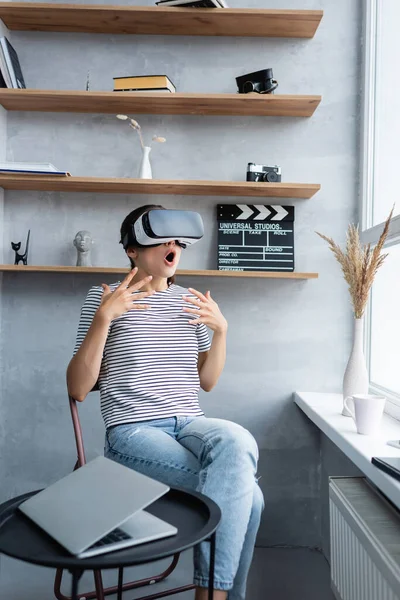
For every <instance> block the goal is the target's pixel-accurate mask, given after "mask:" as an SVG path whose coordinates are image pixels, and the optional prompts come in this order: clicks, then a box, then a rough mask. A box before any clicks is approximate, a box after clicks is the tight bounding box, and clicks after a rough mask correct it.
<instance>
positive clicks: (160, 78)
mask: <svg viewBox="0 0 400 600" xmlns="http://www.w3.org/2000/svg"><path fill="white" fill-rule="evenodd" d="M113 79H114V91H115V92H126V91H129V92H155V91H159V92H172V93H173V92H175V91H176V88H175V86H174V84H173V83H172V81H171V80H170V78H169V77H168V76H167V75H138V76H132V77H114V78H113Z"/></svg>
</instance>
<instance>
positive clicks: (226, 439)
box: [105, 417, 264, 600]
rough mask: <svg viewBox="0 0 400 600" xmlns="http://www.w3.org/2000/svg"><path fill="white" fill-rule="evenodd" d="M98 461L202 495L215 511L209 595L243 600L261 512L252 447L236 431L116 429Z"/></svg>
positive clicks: (198, 572) (166, 425) (167, 425)
mask: <svg viewBox="0 0 400 600" xmlns="http://www.w3.org/2000/svg"><path fill="white" fill-rule="evenodd" d="M105 456H107V457H108V458H111V459H112V460H115V461H117V462H119V463H122V464H124V465H126V466H128V467H131V468H132V469H135V470H136V471H140V472H141V473H144V474H145V475H148V476H149V477H153V478H154V479H158V480H159V481H162V482H163V483H166V484H167V485H169V486H170V487H174V486H177V487H182V488H186V489H188V490H196V491H199V492H202V493H203V494H205V495H206V496H208V497H209V498H211V499H212V500H214V501H215V502H216V503H217V504H218V506H219V507H220V509H221V513H222V516H221V522H220V525H219V527H218V529H217V533H216V554H215V581H214V588H215V589H220V590H229V592H228V598H229V600H245V596H246V582H247V575H248V572H249V569H250V565H251V561H252V557H253V550H254V543H255V539H256V534H257V530H258V527H259V524H260V518H261V512H262V510H263V508H264V499H263V495H262V492H261V490H260V488H259V486H258V483H257V480H256V469H257V460H258V448H257V443H256V441H255V439H254V438H253V436H252V435H251V434H250V433H249V432H248V431H247V430H246V429H244V428H243V427H242V426H240V425H237V424H236V423H232V422H231V421H225V420H223V419H213V418H207V417H171V418H167V419H156V420H153V421H143V422H137V423H128V424H125V425H116V426H114V427H110V428H109V429H108V430H107V432H106V442H105ZM208 567H209V543H207V542H202V543H201V544H199V545H198V546H197V547H196V548H195V550H194V583H195V585H197V586H200V587H207V586H208Z"/></svg>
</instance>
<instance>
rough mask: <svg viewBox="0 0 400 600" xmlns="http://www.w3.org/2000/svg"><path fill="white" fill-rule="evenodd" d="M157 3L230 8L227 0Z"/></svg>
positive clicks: (172, 0) (190, 6)
mask: <svg viewBox="0 0 400 600" xmlns="http://www.w3.org/2000/svg"><path fill="white" fill-rule="evenodd" d="M156 4H157V5H158V6H177V7H179V6H181V7H187V8H228V4H227V3H226V0H159V1H158V2H156Z"/></svg>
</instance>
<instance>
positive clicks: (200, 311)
mask: <svg viewBox="0 0 400 600" xmlns="http://www.w3.org/2000/svg"><path fill="white" fill-rule="evenodd" d="M188 290H189V292H191V293H192V294H193V295H194V296H196V298H191V297H190V296H183V299H184V300H185V301H186V302H189V303H190V304H192V305H193V306H195V307H196V308H188V307H184V308H183V310H184V311H185V312H188V313H192V314H193V315H196V317H197V318H196V319H191V320H190V321H189V323H190V324H191V325H197V324H198V323H204V324H205V325H207V327H209V328H210V329H211V330H212V331H214V332H215V333H226V331H227V329H228V322H227V320H226V319H225V317H224V315H223V314H222V312H221V311H220V309H219V306H218V304H217V303H216V302H215V300H213V299H212V298H211V294H210V292H209V291H208V292H206V294H205V295H204V294H202V293H201V292H199V291H198V290H195V289H194V288H188Z"/></svg>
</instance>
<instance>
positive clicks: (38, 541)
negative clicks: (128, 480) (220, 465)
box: [0, 489, 221, 600]
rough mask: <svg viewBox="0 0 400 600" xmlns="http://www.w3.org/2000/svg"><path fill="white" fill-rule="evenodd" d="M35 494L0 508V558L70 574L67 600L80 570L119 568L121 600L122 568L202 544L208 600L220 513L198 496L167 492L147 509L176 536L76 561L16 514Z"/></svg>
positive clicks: (75, 592)
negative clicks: (207, 564)
mask: <svg viewBox="0 0 400 600" xmlns="http://www.w3.org/2000/svg"><path fill="white" fill-rule="evenodd" d="M38 491H40V490H37V491H35V492H30V493H28V494H23V495H21V496H18V497H17V498H13V499H11V500H8V501H7V502H5V503H4V504H2V505H0V553H3V554H6V555H8V556H11V557H13V558H17V559H19V560H22V561H25V562H29V563H33V564H37V565H42V566H45V567H54V568H61V569H68V570H69V571H70V572H71V573H72V592H71V596H72V600H77V598H78V583H79V579H80V577H81V576H82V574H83V572H84V571H87V570H102V569H115V568H118V569H119V575H118V600H122V585H123V569H124V567H128V566H134V565H140V564H143V563H149V562H153V561H156V560H160V559H162V558H166V557H169V556H173V555H174V554H177V553H179V552H182V551H183V550H187V549H188V548H191V547H193V546H196V545H197V544H199V543H200V542H202V541H205V540H209V541H210V570H209V588H208V598H209V600H212V598H213V587H214V560H215V535H216V534H215V532H216V529H217V527H218V524H219V521H220V518H221V511H220V509H219V507H218V505H217V504H216V503H215V502H213V501H212V500H210V498H207V496H204V495H203V494H200V493H198V492H188V491H186V490H182V489H171V490H170V491H169V492H168V493H167V494H165V495H164V496H163V497H162V498H159V499H158V500H157V501H156V502H154V503H153V504H152V505H151V506H149V507H147V508H146V510H148V512H150V513H152V514H153V515H155V516H157V517H159V518H160V519H164V520H165V521H167V522H168V523H171V525H175V527H177V529H178V533H177V535H174V536H172V537H169V538H164V539H162V540H156V541H154V542H148V543H146V544H140V545H139V546H134V547H132V548H124V549H123V550H118V551H117V552H109V553H108V554H100V555H99V556H93V557H91V558H85V559H79V558H76V557H75V556H73V555H71V554H69V552H67V550H65V549H64V548H63V547H62V546H60V545H59V544H58V542H56V541H55V540H53V539H52V538H51V537H50V536H48V535H47V534H46V533H45V532H44V531H42V529H40V528H39V527H38V526H36V525H35V524H34V523H33V522H32V521H31V520H30V519H29V518H28V517H26V516H25V515H24V514H23V513H22V512H21V511H19V510H17V509H18V506H19V505H20V504H21V503H22V502H23V501H24V500H27V499H28V498H29V497H30V496H33V495H34V494H36V493H38Z"/></svg>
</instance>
